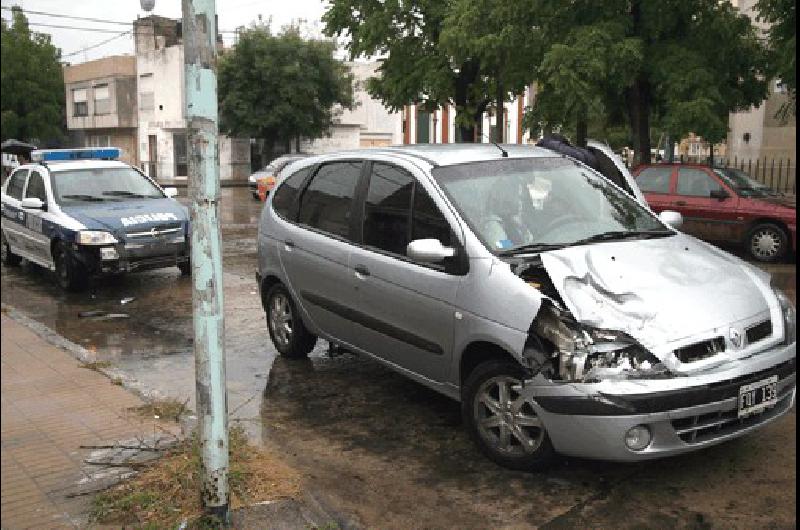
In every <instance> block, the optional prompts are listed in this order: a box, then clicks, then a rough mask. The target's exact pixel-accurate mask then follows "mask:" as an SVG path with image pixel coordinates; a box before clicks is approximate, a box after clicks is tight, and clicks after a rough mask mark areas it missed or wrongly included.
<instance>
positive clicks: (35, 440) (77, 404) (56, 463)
mask: <svg viewBox="0 0 800 530" xmlns="http://www.w3.org/2000/svg"><path fill="white" fill-rule="evenodd" d="M0 318H1V320H0V329H1V330H2V333H1V334H0V336H1V337H2V338H1V340H0V365H1V367H2V377H1V378H0V393H1V394H2V400H0V403H1V404H2V409H1V410H0V413H1V414H2V436H0V440H1V443H0V446H1V447H2V452H1V454H2V478H1V479H0V481H1V484H0V486H1V487H0V489H1V490H2V494H1V495H0V497H2V510H1V511H0V514H1V515H0V517H1V522H0V526H2V528H3V530H6V529H8V530H14V529H18V528H83V527H85V526H86V515H85V514H86V510H87V508H88V506H89V503H90V500H91V496H79V497H74V498H67V497H66V494H67V493H69V492H70V491H74V490H75V486H76V483H77V482H78V481H79V480H81V479H82V478H84V477H85V476H86V475H85V472H84V465H83V460H84V458H86V456H87V455H88V454H89V452H90V450H89V449H81V448H80V446H81V445H99V444H104V443H113V442H114V441H115V440H118V439H126V438H133V437H135V436H137V435H146V434H147V433H150V434H152V432H153V420H152V419H147V420H145V419H142V418H140V417H138V416H135V415H133V414H132V413H130V412H128V411H127V409H128V407H135V406H137V405H140V404H142V403H143V402H142V400H141V399H139V398H138V397H137V396H135V395H133V394H131V393H130V392H128V391H126V390H124V389H123V388H122V387H120V386H116V385H114V384H113V383H112V382H111V380H110V379H109V378H108V377H106V376H104V375H102V374H100V373H97V372H95V371H92V370H89V369H85V368H81V367H80V363H79V361H78V360H76V359H75V358H74V357H72V356H71V355H70V354H69V353H67V352H66V351H64V350H62V349H60V348H57V347H55V346H53V345H51V344H50V343H48V342H46V341H45V340H44V339H42V338H41V337H39V336H38V335H36V334H35V333H33V332H32V331H30V330H29V329H28V328H26V327H25V326H23V325H22V324H20V323H18V322H16V321H15V320H13V319H11V318H9V317H8V316H7V315H5V314H3V315H2V317H0ZM178 430H179V429H178V428H177V426H176V432H177V431H178Z"/></svg>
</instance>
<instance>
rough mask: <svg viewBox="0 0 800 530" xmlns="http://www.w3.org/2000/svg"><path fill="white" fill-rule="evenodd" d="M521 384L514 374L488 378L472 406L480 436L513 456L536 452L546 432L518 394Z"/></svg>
mask: <svg viewBox="0 0 800 530" xmlns="http://www.w3.org/2000/svg"><path fill="white" fill-rule="evenodd" d="M521 386H522V384H521V382H520V381H519V380H518V379H515V378H513V377H508V376H498V377H493V378H491V379H488V380H486V381H485V382H484V383H483V384H482V385H481V386H480V388H479V390H478V392H477V394H476V395H475V403H474V407H473V411H474V414H475V424H476V425H477V427H478V433H479V434H480V436H481V438H483V439H484V440H485V441H486V443H488V444H489V445H491V446H492V447H494V448H495V449H497V450H498V451H501V452H503V453H506V454H509V455H512V456H522V455H526V454H532V453H535V452H536V451H537V449H539V447H540V446H541V445H542V441H543V440H544V436H545V429H544V425H543V424H542V421H541V419H539V417H538V416H537V415H536V411H535V409H534V408H533V405H532V404H531V402H530V401H528V400H526V399H525V398H524V397H522V396H520V394H519V391H520V389H521Z"/></svg>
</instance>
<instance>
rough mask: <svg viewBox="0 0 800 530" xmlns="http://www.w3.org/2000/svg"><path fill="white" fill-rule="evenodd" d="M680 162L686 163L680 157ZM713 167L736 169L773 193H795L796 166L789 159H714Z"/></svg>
mask: <svg viewBox="0 0 800 530" xmlns="http://www.w3.org/2000/svg"><path fill="white" fill-rule="evenodd" d="M680 158H681V160H680V161H681V162H687V161H689V160H684V157H683V156H681V157H680ZM714 166H716V167H726V168H736V169H739V170H741V171H743V172H745V173H747V174H748V175H749V176H750V177H752V178H754V179H756V180H757V181H759V182H762V183H763V184H766V185H767V186H769V187H770V188H772V189H774V190H775V191H779V192H781V193H787V194H792V195H795V194H796V193H797V165H796V163H795V161H794V160H792V159H790V158H777V159H775V158H772V159H769V158H766V157H764V158H761V159H758V158H757V159H755V160H753V159H746V160H745V159H741V160H740V159H739V158H738V157H734V159H733V160H728V159H724V158H723V159H715V160H714Z"/></svg>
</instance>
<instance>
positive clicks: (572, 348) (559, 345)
mask: <svg viewBox="0 0 800 530" xmlns="http://www.w3.org/2000/svg"><path fill="white" fill-rule="evenodd" d="M534 330H535V331H536V333H537V334H538V335H539V336H540V337H542V338H544V339H546V340H547V341H548V342H549V343H550V344H552V345H553V346H554V349H555V352H554V353H553V355H554V357H557V366H558V376H559V377H560V379H562V380H565V381H597V380H602V379H606V378H627V377H632V378H636V377H648V376H654V375H657V374H662V375H663V374H665V373H666V369H665V368H664V365H663V364H662V363H661V362H660V361H659V360H658V358H656V356H655V355H653V354H652V353H651V352H650V351H648V350H647V349H646V348H644V347H643V346H642V345H641V344H639V343H638V342H637V341H636V340H634V339H633V338H631V337H630V336H628V335H627V334H625V333H623V332H621V331H615V330H608V329H599V328H590V327H587V326H584V325H581V324H579V323H577V322H575V321H574V320H572V319H571V318H570V317H569V315H567V314H565V313H564V312H563V311H560V310H559V309H557V308H555V307H553V306H547V308H546V309H545V310H544V311H542V312H541V314H540V315H539V316H538V318H537V321H536V326H535V328H534Z"/></svg>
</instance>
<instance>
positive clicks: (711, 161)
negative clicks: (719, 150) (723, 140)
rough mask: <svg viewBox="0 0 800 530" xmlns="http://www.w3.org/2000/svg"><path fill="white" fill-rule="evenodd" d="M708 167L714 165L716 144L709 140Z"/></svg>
mask: <svg viewBox="0 0 800 530" xmlns="http://www.w3.org/2000/svg"><path fill="white" fill-rule="evenodd" d="M708 167H714V144H712V143H711V142H708Z"/></svg>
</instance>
